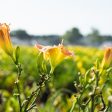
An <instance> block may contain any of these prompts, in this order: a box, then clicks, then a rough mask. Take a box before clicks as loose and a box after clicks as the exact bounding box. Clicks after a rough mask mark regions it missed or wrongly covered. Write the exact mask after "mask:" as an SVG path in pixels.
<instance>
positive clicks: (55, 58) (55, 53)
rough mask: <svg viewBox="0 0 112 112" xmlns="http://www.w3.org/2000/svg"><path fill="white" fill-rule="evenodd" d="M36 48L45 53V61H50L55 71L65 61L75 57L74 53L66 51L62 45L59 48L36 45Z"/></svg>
mask: <svg viewBox="0 0 112 112" xmlns="http://www.w3.org/2000/svg"><path fill="white" fill-rule="evenodd" d="M36 48H37V49H38V50H39V51H40V52H42V53H43V56H44V59H45V60H48V61H49V62H50V64H51V67H53V69H54V68H55V67H56V66H57V65H58V64H59V63H60V62H61V61H62V60H64V59H66V58H68V57H71V56H73V53H72V52H70V51H69V50H67V49H65V47H64V46H63V45H62V44H59V45H58V46H43V45H40V44H37V45H36Z"/></svg>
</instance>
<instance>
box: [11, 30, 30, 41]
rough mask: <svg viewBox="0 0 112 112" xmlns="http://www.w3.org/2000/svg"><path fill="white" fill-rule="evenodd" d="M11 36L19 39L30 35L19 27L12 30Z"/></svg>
mask: <svg viewBox="0 0 112 112" xmlns="http://www.w3.org/2000/svg"><path fill="white" fill-rule="evenodd" d="M11 36H13V37H19V38H21V39H24V38H29V37H30V35H29V34H28V33H27V32H26V31H25V30H21V29H19V30H14V31H12V32H11Z"/></svg>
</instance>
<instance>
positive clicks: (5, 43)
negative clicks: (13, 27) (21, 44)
mask: <svg viewBox="0 0 112 112" xmlns="http://www.w3.org/2000/svg"><path fill="white" fill-rule="evenodd" d="M0 47H1V48H2V49H3V50H4V51H5V52H6V53H7V54H8V55H10V56H12V53H13V48H12V44H11V40H10V34H9V26H8V25H7V24H6V23H3V24H1V23H0Z"/></svg>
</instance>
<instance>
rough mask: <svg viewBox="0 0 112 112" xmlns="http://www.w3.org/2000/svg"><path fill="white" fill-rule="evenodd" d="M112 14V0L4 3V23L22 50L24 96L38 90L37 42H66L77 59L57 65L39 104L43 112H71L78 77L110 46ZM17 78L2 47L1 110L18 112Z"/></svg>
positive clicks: (0, 11) (0, 12) (0, 7)
mask: <svg viewBox="0 0 112 112" xmlns="http://www.w3.org/2000/svg"><path fill="white" fill-rule="evenodd" d="M111 11H112V0H0V23H7V24H9V25H10V35H11V40H12V42H13V44H14V45H15V46H17V45H19V46H20V48H21V50H20V63H21V64H22V68H23V71H22V75H21V85H22V86H21V92H23V93H24V94H25V96H28V95H29V94H31V92H32V91H33V90H35V87H36V84H37V83H38V81H39V78H40V77H39V73H38V71H37V50H36V49H35V48H34V45H35V44H36V43H39V44H43V45H54V44H56V45H58V44H59V43H60V42H61V41H62V39H63V40H64V44H65V45H68V49H69V50H70V51H72V52H74V54H75V60H74V59H69V60H64V61H63V62H62V63H60V64H59V66H57V67H56V69H55V71H54V75H53V76H52V77H53V80H51V81H49V83H48V85H47V86H46V87H45V88H43V90H42V92H41V95H40V96H39V97H38V101H37V103H38V109H40V110H41V111H40V112H68V111H69V110H70V108H71V107H72V101H73V100H72V98H71V96H72V94H71V93H74V92H76V88H75V87H74V83H73V82H74V81H76V80H77V78H78V77H79V75H78V74H79V73H81V74H85V73H86V71H87V70H88V69H90V68H91V67H93V66H94V64H95V62H96V60H99V63H101V61H102V58H103V53H104V51H103V49H102V48H103V47H105V46H112V22H111V21H112V12H111ZM15 46H14V47H15ZM16 78H17V69H16V67H15V65H14V63H13V62H12V61H11V59H10V58H9V57H8V56H7V55H6V54H5V53H4V52H3V51H2V50H1V49H0V112H18V102H17V99H15V98H14V96H13V93H14V90H15V87H14V82H15V80H16ZM57 82H58V83H57ZM64 89H65V91H62V90H64ZM66 90H67V91H71V92H70V93H69V92H67V91H66ZM59 91H60V94H57V92H59ZM53 92H54V93H56V94H57V96H56V97H54V96H53V94H52V93H53ZM50 98H51V99H53V100H52V101H51V100H48V99H50ZM70 98H71V99H70ZM49 101H50V102H49ZM43 106H44V108H43Z"/></svg>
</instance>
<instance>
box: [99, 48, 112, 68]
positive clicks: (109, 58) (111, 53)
mask: <svg viewBox="0 0 112 112" xmlns="http://www.w3.org/2000/svg"><path fill="white" fill-rule="evenodd" d="M111 62H112V48H107V49H106V50H105V53H104V57H103V61H102V65H101V66H102V68H108V67H109V66H110V64H111Z"/></svg>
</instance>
